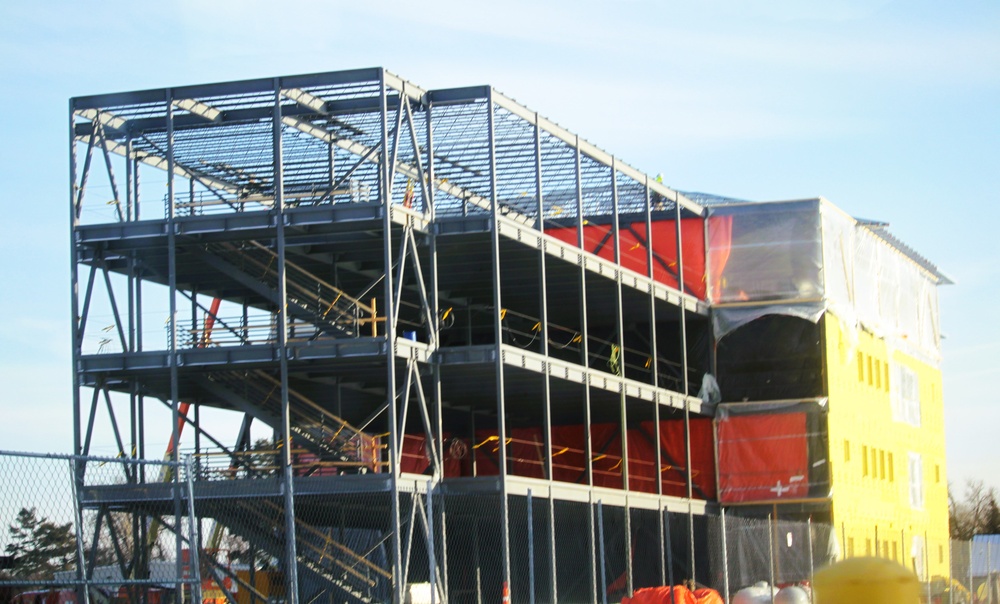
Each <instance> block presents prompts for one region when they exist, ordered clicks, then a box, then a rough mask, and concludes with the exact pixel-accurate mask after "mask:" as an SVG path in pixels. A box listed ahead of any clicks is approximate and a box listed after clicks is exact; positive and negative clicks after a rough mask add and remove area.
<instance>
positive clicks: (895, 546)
mask: <svg viewBox="0 0 1000 604" xmlns="http://www.w3.org/2000/svg"><path fill="white" fill-rule="evenodd" d="M892 559H893V560H895V561H897V562H899V543H896V541H893V542H892Z"/></svg>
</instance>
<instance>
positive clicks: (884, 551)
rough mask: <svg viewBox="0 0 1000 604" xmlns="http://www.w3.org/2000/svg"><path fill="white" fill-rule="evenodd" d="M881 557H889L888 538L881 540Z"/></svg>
mask: <svg viewBox="0 0 1000 604" xmlns="http://www.w3.org/2000/svg"><path fill="white" fill-rule="evenodd" d="M882 557H883V558H888V557H889V540H888V539H885V540H883V541H882Z"/></svg>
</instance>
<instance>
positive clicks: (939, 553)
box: [938, 545, 944, 564]
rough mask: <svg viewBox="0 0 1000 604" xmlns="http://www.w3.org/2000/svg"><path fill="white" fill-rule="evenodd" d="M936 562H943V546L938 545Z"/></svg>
mask: <svg viewBox="0 0 1000 604" xmlns="http://www.w3.org/2000/svg"><path fill="white" fill-rule="evenodd" d="M938 563H939V564H944V546H943V545H938Z"/></svg>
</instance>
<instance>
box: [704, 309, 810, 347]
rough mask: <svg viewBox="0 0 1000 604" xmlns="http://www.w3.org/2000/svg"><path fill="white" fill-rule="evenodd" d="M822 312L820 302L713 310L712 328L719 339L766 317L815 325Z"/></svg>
mask: <svg viewBox="0 0 1000 604" xmlns="http://www.w3.org/2000/svg"><path fill="white" fill-rule="evenodd" d="M824 312H826V303H825V302H822V301H818V302H802V303H798V304H782V305H781V306H780V307H779V306H773V305H765V306H734V307H731V308H713V309H712V328H713V329H714V330H715V334H716V337H718V338H721V337H722V336H723V335H725V334H727V333H731V332H733V331H735V330H737V329H739V328H740V327H743V326H744V325H746V324H747V323H750V322H751V321H756V320H757V319H759V318H761V317H763V316H766V315H774V314H781V315H788V316H790V317H798V318H800V319H805V320H806V321H810V322H812V323H815V322H817V321H819V320H820V318H822V317H823V313H824Z"/></svg>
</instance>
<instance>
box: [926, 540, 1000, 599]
mask: <svg viewBox="0 0 1000 604" xmlns="http://www.w3.org/2000/svg"><path fill="white" fill-rule="evenodd" d="M950 552H951V556H950V557H951V567H950V569H949V570H950V574H949V576H948V577H947V579H945V578H943V577H935V579H934V580H932V581H931V585H932V588H931V591H930V596H931V598H932V600H933V602H941V603H942V604H1000V536H997V535H977V536H975V537H973V538H972V540H969V541H965V540H958V539H953V540H952V541H951V544H950Z"/></svg>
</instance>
